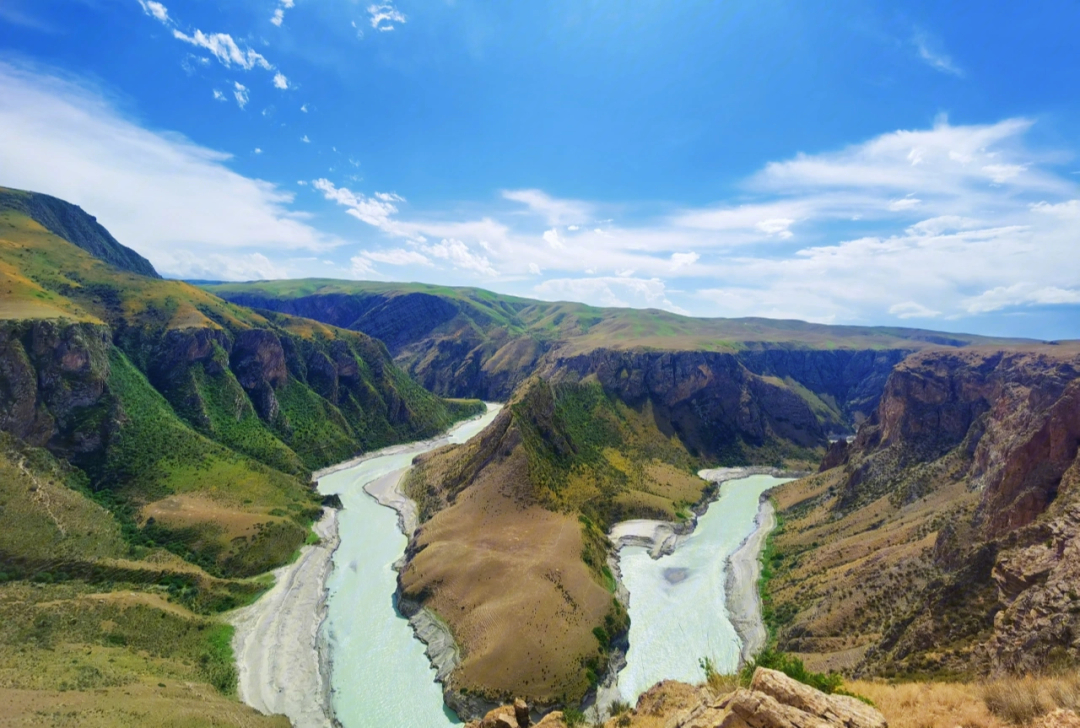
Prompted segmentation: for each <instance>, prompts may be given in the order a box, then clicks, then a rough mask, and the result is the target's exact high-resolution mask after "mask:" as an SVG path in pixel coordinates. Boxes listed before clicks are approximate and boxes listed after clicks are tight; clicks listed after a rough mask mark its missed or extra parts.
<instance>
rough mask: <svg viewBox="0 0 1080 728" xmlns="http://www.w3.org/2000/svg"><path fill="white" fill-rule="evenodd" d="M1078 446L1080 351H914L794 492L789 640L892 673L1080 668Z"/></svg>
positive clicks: (783, 565) (786, 612)
mask: <svg viewBox="0 0 1080 728" xmlns="http://www.w3.org/2000/svg"><path fill="white" fill-rule="evenodd" d="M1078 454H1080V352H1078V351H1077V349H1076V347H1070V346H1066V345H1060V346H1045V347H1041V348H1034V349H1027V350H1014V349H972V350H969V351H965V352H956V351H930V352H922V353H919V354H915V355H913V356H911V357H909V358H908V359H906V360H905V361H904V362H903V363H901V364H900V365H898V366H897V367H896V369H895V371H894V372H893V374H892V375H891V376H890V377H889V381H888V383H887V384H886V386H885V389H884V393H883V395H882V399H881V403H880V405H879V407H878V409H877V410H876V411H875V413H874V414H873V416H872V417H871V418H870V419H869V420H868V421H867V422H866V423H865V424H864V425H863V427H861V428H860V430H859V432H858V435H857V437H856V438H855V440H854V442H853V443H851V444H850V445H849V446H848V447H847V448H844V449H843V450H842V449H841V447H840V446H836V447H835V449H834V450H831V451H830V452H829V454H828V456H827V458H826V461H827V462H825V463H823V465H822V468H823V472H821V473H820V474H819V475H817V476H815V478H814V479H812V480H809V481H806V482H802V483H799V484H797V485H793V486H792V487H791V488H790V489H789V491H790V493H791V495H790V496H787V497H790V498H791V499H792V500H791V501H790V502H791V503H792V504H793V505H797V506H798V508H797V509H791V510H789V512H788V513H787V514H786V515H787V516H788V524H787V526H786V533H785V534H781V535H780V536H779V537H778V538H777V539H776V548H777V549H778V551H779V552H781V554H782V555H784V556H787V557H788V558H787V559H779V560H778V561H777V562H776V564H775V565H776V567H777V568H776V573H777V576H776V578H775V579H774V581H773V582H771V586H770V588H771V589H772V592H773V598H774V600H775V601H774V609H775V612H774V613H775V614H779V615H783V618H784V619H785V622H786V623H785V624H784V625H783V626H782V628H781V629H780V646H781V648H783V649H785V650H789V651H794V652H800V651H801V652H806V653H813V654H818V655H821V654H826V655H828V654H830V653H831V654H833V655H835V657H834V658H832V659H835V660H842V661H843V662H841V663H839V664H841V665H843V666H844V667H846V668H848V669H852V670H854V671H856V672H860V673H861V672H865V673H876V674H885V675H893V674H906V673H915V674H920V675H924V674H926V673H931V674H934V673H942V674H948V675H956V674H960V675H971V674H973V673H974V674H979V673H981V674H987V673H998V672H1029V671H1040V670H1046V669H1057V668H1061V667H1065V666H1071V665H1076V664H1080V638H1078V635H1080V597H1077V596H1076V595H1077V594H1078V593H1080V570H1078V568H1080V567H1077V566H1076V564H1077V563H1080V550H1078V549H1080V542H1078V539H1080V456H1078ZM796 491H797V492H798V493H799V494H798V495H797V494H796ZM780 497H781V498H782V499H783V498H785V496H784V494H783V493H781V495H780ZM784 552H786V553H784ZM826 572H827V573H830V574H833V575H834V576H833V578H832V579H831V580H829V579H823V578H820V574H821V573H826ZM853 643H854V644H855V645H857V646H856V647H853ZM827 664H828V665H829V666H830V667H831V666H834V664H835V663H827ZM822 666H823V665H818V667H822Z"/></svg>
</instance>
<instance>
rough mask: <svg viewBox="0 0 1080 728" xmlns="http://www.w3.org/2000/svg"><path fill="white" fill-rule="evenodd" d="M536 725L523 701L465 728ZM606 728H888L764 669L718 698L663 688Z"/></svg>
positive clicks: (855, 703) (559, 721)
mask: <svg viewBox="0 0 1080 728" xmlns="http://www.w3.org/2000/svg"><path fill="white" fill-rule="evenodd" d="M531 725H533V723H532V721H531V717H530V715H529V711H528V707H527V706H526V705H525V703H524V702H522V701H520V700H519V701H516V702H515V703H514V705H505V706H503V707H501V708H496V709H495V710H493V711H491V712H490V713H488V714H487V716H485V717H484V719H483V720H481V721H476V722H473V723H469V724H468V725H467V726H466V728H527V727H528V726H531ZM535 725H536V726H537V728H562V727H563V726H566V725H567V723H566V720H565V718H564V716H563V714H562V713H559V712H555V713H550V714H548V715H547V716H544V718H543V719H542V720H541V721H540V722H539V723H536V724H535ZM604 727H605V728H888V723H887V722H886V721H885V717H884V716H883V715H882V714H881V713H880V712H878V711H877V710H875V709H874V708H872V707H870V706H869V705H866V704H865V703H862V702H860V701H859V700H856V699H855V698H850V697H847V696H845V695H826V694H825V693H823V692H821V691H820V690H815V689H814V688H812V687H810V686H808V685H804V684H803V683H801V682H797V681H795V680H792V679H791V678H790V677H788V676H787V675H785V674H783V673H782V672H777V671H775V670H768V669H765V668H763V667H759V668H758V669H757V671H755V672H754V678H753V680H752V681H751V683H750V688H749V689H744V688H739V689H737V690H735V691H734V692H731V693H727V694H725V695H722V696H720V697H717V696H716V695H714V694H713V692H712V691H711V690H710V689H709V688H708V687H694V686H691V685H686V684H685V683H678V682H671V681H668V682H662V683H659V684H658V685H656V686H654V687H653V688H652V689H650V690H649V691H648V692H646V693H645V694H644V695H642V696H641V697H640V698H638V702H637V706H636V707H635V708H634V709H633V710H629V711H627V712H624V713H622V714H621V715H616V716H614V717H612V718H611V719H610V720H608V721H607V722H606V723H605V724H604Z"/></svg>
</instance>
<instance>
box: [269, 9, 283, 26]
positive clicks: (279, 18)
mask: <svg viewBox="0 0 1080 728" xmlns="http://www.w3.org/2000/svg"><path fill="white" fill-rule="evenodd" d="M270 22H271V23H273V24H274V25H276V26H277V27H279V28H280V27H281V24H282V23H284V22H285V11H284V10H282V9H281V8H278V9H277V10H275V11H274V14H273V15H271V16H270Z"/></svg>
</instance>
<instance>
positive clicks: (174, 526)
mask: <svg viewBox="0 0 1080 728" xmlns="http://www.w3.org/2000/svg"><path fill="white" fill-rule="evenodd" d="M5 274H6V275H5ZM0 302H2V304H3V305H0V316H5V317H8V318H9V320H10V319H17V320H18V321H26V320H27V319H41V318H59V319H61V320H63V319H71V320H74V321H83V322H105V323H107V324H108V325H110V326H111V328H112V330H113V332H114V340H115V341H116V342H117V344H118V346H115V347H111V349H110V351H109V353H108V358H109V362H108V364H107V365H103V366H102V367H101V368H102V369H106V368H107V370H108V373H107V377H108V395H107V396H106V397H105V399H104V400H103V401H102V402H101V403H100V406H98V407H97V408H96V410H95V411H93V412H88V413H86V414H85V415H84V419H91V420H95V422H90V423H89V424H90V425H94V424H95V423H96V424H100V423H101V422H103V421H106V420H108V419H109V418H118V421H119V422H120V423H121V424H120V426H119V428H118V432H117V433H116V436H115V437H113V438H112V442H111V443H110V445H109V447H108V449H107V450H106V451H104V452H101V453H98V454H97V455H96V456H94V457H88V458H84V460H86V462H83V461H82V460H80V464H81V465H83V466H85V468H86V470H87V472H88V473H89V474H90V476H91V480H92V486H93V487H94V488H96V489H99V490H101V489H105V490H108V491H109V492H110V493H111V494H112V501H114V502H115V505H116V506H117V510H118V512H124V513H127V517H128V518H129V519H130V520H132V521H139V522H145V516H146V514H145V513H141V509H143V508H145V507H148V506H151V505H152V504H153V503H154V501H156V500H160V499H163V498H166V497H168V496H171V495H174V494H176V493H179V492H181V491H198V492H199V493H200V494H202V495H203V496H204V497H205V499H208V500H209V501H212V502H214V503H218V504H219V505H221V504H224V505H225V506H226V507H228V508H233V509H236V510H238V511H242V512H244V513H248V514H250V515H256V516H259V518H260V519H261V523H262V524H263V526H262V528H261V529H260V532H259V533H258V534H256V533H252V532H251V525H250V523H247V522H244V525H243V526H242V527H239V528H238V529H234V528H229V527H222V524H220V523H217V522H215V521H216V520H217V519H210V520H209V521H207V520H206V519H205V518H204V517H203V516H204V515H205V514H207V513H209V511H208V510H207V509H206V508H182V509H181V508H176V509H172V511H171V513H165V515H166V516H167V518H166V519H165V521H164V522H163V521H162V519H161V518H160V517H158V518H156V519H155V520H156V523H155V525H156V527H157V528H156V530H154V531H153V532H152V534H151V535H152V536H153V537H154V538H155V539H156V540H157V541H158V542H159V543H164V544H169V545H170V547H172V548H173V549H174V550H176V551H177V552H178V553H182V554H184V555H185V556H188V557H193V558H195V559H196V560H197V561H198V562H199V563H201V564H203V565H206V566H210V565H214V566H215V567H216V569H217V570H218V571H219V572H221V573H231V574H236V575H246V574H250V573H255V572H257V571H261V570H263V569H264V568H267V567H269V566H271V565H273V564H276V563H281V562H282V561H283V560H284V559H286V558H288V556H289V555H290V554H291V553H292V552H293V551H294V550H295V548H296V547H297V546H299V544H301V543H302V542H303V540H304V531H305V530H306V528H307V525H308V523H310V520H311V514H312V501H311V496H310V494H309V493H308V491H307V489H306V488H305V487H304V484H303V483H302V481H301V480H298V479H297V478H296V477H290V476H301V477H302V476H304V475H306V473H307V472H308V471H310V470H312V469H315V468H319V467H323V466H325V465H327V464H330V463H333V462H336V461H340V460H344V459H347V458H349V457H351V456H353V455H355V454H356V453H357V452H361V451H364V450H368V449H373V448H377V447H381V446H384V445H388V444H392V443H395V442H401V441H404V440H411V439H419V438H422V437H426V436H430V435H432V434H435V433H436V432H438V431H440V430H442V429H444V428H445V427H446V426H448V425H449V424H450V423H451V422H453V421H454V420H455V419H458V418H460V417H462V416H464V415H466V414H469V413H470V412H471V411H472V410H474V409H476V408H477V407H478V406H479V405H478V403H476V404H469V403H465V404H457V403H448V402H445V401H443V400H440V399H438V398H437V397H435V396H433V395H431V394H429V393H427V392H426V391H424V390H423V389H422V388H420V387H419V386H418V385H416V384H415V383H414V382H412V381H411V380H410V379H409V378H408V377H407V376H406V375H405V374H404V373H402V372H401V371H400V370H398V369H397V368H396V367H394V366H393V365H392V364H391V363H390V362H389V359H388V356H387V354H386V352H385V349H383V348H382V346H381V345H380V344H378V343H377V342H374V341H373V340H371V339H370V338H368V337H366V336H364V335H363V334H359V333H356V332H351V331H344V330H341V329H335V328H333V327H329V326H325V325H323V324H319V323H317V322H312V321H305V320H301V319H296V318H293V317H289V316H281V315H274V316H273V317H272V318H273V320H270V319H267V318H266V317H263V316H261V315H259V314H256V313H254V312H252V311H250V310H247V309H244V308H242V307H239V306H235V305H233V304H230V303H227V302H225V301H222V300H221V299H219V298H217V297H215V296H213V295H211V294H209V293H207V292H205V291H203V290H201V289H198V288H195V287H193V286H189V285H187V284H185V283H181V282H177V281H165V280H160V279H155V278H148V277H145V276H141V275H138V274H133V273H127V272H124V271H120V270H117V269H115V268H113V267H112V266H109V265H107V264H105V263H103V262H101V261H99V260H96V259H95V258H93V257H92V256H90V255H89V254H87V253H86V252H85V251H83V250H81V249H79V248H76V247H75V246H73V245H70V244H68V243H67V242H66V241H64V240H61V239H60V238H57V237H56V236H55V235H52V234H51V233H49V232H48V231H46V230H44V228H42V227H41V226H40V225H38V224H37V223H36V222H34V221H33V220H30V219H29V218H27V217H26V216H25V215H22V214H21V213H19V212H16V211H12V210H6V211H4V212H0ZM13 325H17V324H13ZM251 329H262V330H268V331H270V332H272V333H273V334H274V335H275V336H276V337H278V338H279V339H281V340H283V341H287V342H289V343H291V346H292V347H293V348H294V349H295V350H297V351H300V352H305V351H308V350H310V351H312V352H316V353H318V352H322V351H327V352H330V354H333V355H334V356H335V357H336V358H337V359H338V360H339V361H341V360H342V357H344V361H346V364H347V365H348V364H350V363H351V365H352V366H354V367H355V368H356V370H357V372H358V376H357V378H356V380H355V382H354V383H353V384H352V385H350V386H348V387H346V386H342V387H340V388H339V397H338V404H335V403H334V402H331V401H328V400H327V399H326V398H325V397H323V396H321V395H320V394H319V393H317V392H316V391H314V390H313V389H312V386H309V383H308V382H306V381H304V380H303V379H301V378H300V375H302V374H303V372H302V371H301V372H300V373H299V375H298V373H297V372H294V371H290V372H289V377H288V380H287V382H286V383H285V384H284V385H283V386H282V387H280V389H279V391H278V392H277V393H276V397H277V402H278V404H279V407H280V411H279V413H278V416H277V417H276V419H273V420H271V421H265V420H263V419H261V418H260V417H259V416H258V414H257V413H256V411H255V409H254V408H253V406H252V403H251V401H250V400H249V398H248V396H247V395H246V394H245V391H244V389H243V387H242V386H241V385H240V383H239V382H238V381H237V378H236V376H235V375H234V374H233V372H232V371H230V369H229V361H228V359H229V356H228V353H227V352H226V351H224V350H223V349H222V348H221V346H220V345H219V344H218V343H216V342H215V343H213V348H214V351H213V354H212V356H211V357H209V358H208V359H206V360H205V361H202V362H198V361H196V362H191V361H186V360H185V359H184V356H185V354H186V352H187V348H185V347H186V346H187V342H188V340H189V339H186V338H183V337H184V336H190V335H191V334H190V332H200V331H208V332H211V333H212V334H215V333H216V334H220V335H222V336H236V335H237V334H239V333H240V332H243V331H247V330H251ZM175 334H179V335H180V337H179V340H180V345H176V346H175V347H174V348H175V351H173V350H171V349H169V348H168V346H169V345H170V344H169V342H170V341H171V340H170V339H169V338H168V337H169V336H171V335H175ZM25 335H28V334H25ZM25 335H24V336H25ZM211 340H212V341H213V338H212V337H211ZM25 346H26V347H30V346H32V344H31V343H29V342H27V343H26V344H25ZM335 347H337V348H335ZM28 350H29V349H28ZM335 352H336V353H335ZM330 354H328V355H327V360H328V361H329V356H330ZM373 363H374V365H375V366H377V367H378V370H379V371H378V373H375V372H373V370H372V365H373ZM301 369H302V365H301ZM158 370H166V371H167V372H168V374H167V376H166V375H160V374H159V375H157V376H156V379H157V380H158V385H159V387H160V390H161V392H162V393H163V394H164V397H163V396H162V394H159V392H158V391H156V390H155V388H154V387H153V386H152V385H151V383H150V381H148V379H147V376H146V375H147V374H151V375H153V374H154V372H155V371H158ZM391 407H397V408H398V409H400V410H401V412H399V413H398V414H397V415H394V416H392V415H391V413H390V408H391ZM110 408H111V409H110ZM121 413H126V414H121ZM402 413H404V414H402ZM178 414H179V415H180V417H179V418H178V417H177V415H178ZM245 456H246V457H245ZM157 510H161V509H157ZM211 510H212V509H211ZM271 511H274V512H278V511H282V512H283V513H282V516H287V517H281V516H278V515H271ZM244 553H249V554H250V555H251V556H250V558H248V557H247V556H244V555H243V554H244ZM256 554H257V555H256Z"/></svg>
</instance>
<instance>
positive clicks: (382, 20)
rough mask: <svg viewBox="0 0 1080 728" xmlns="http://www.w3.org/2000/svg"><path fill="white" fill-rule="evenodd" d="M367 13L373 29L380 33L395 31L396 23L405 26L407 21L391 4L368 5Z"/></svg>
mask: <svg viewBox="0 0 1080 728" xmlns="http://www.w3.org/2000/svg"><path fill="white" fill-rule="evenodd" d="M367 12H368V16H370V22H371V27H372V28H374V29H375V30H378V31H388V30H393V29H394V27H395V26H394V23H400V24H402V25H404V24H405V22H406V20H407V19H406V18H405V15H404V14H403V13H402V12H401V11H400V10H398V9H397V8H396V7H394V4H393V3H389V2H388V3H380V4H375V5H368V9H367Z"/></svg>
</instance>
